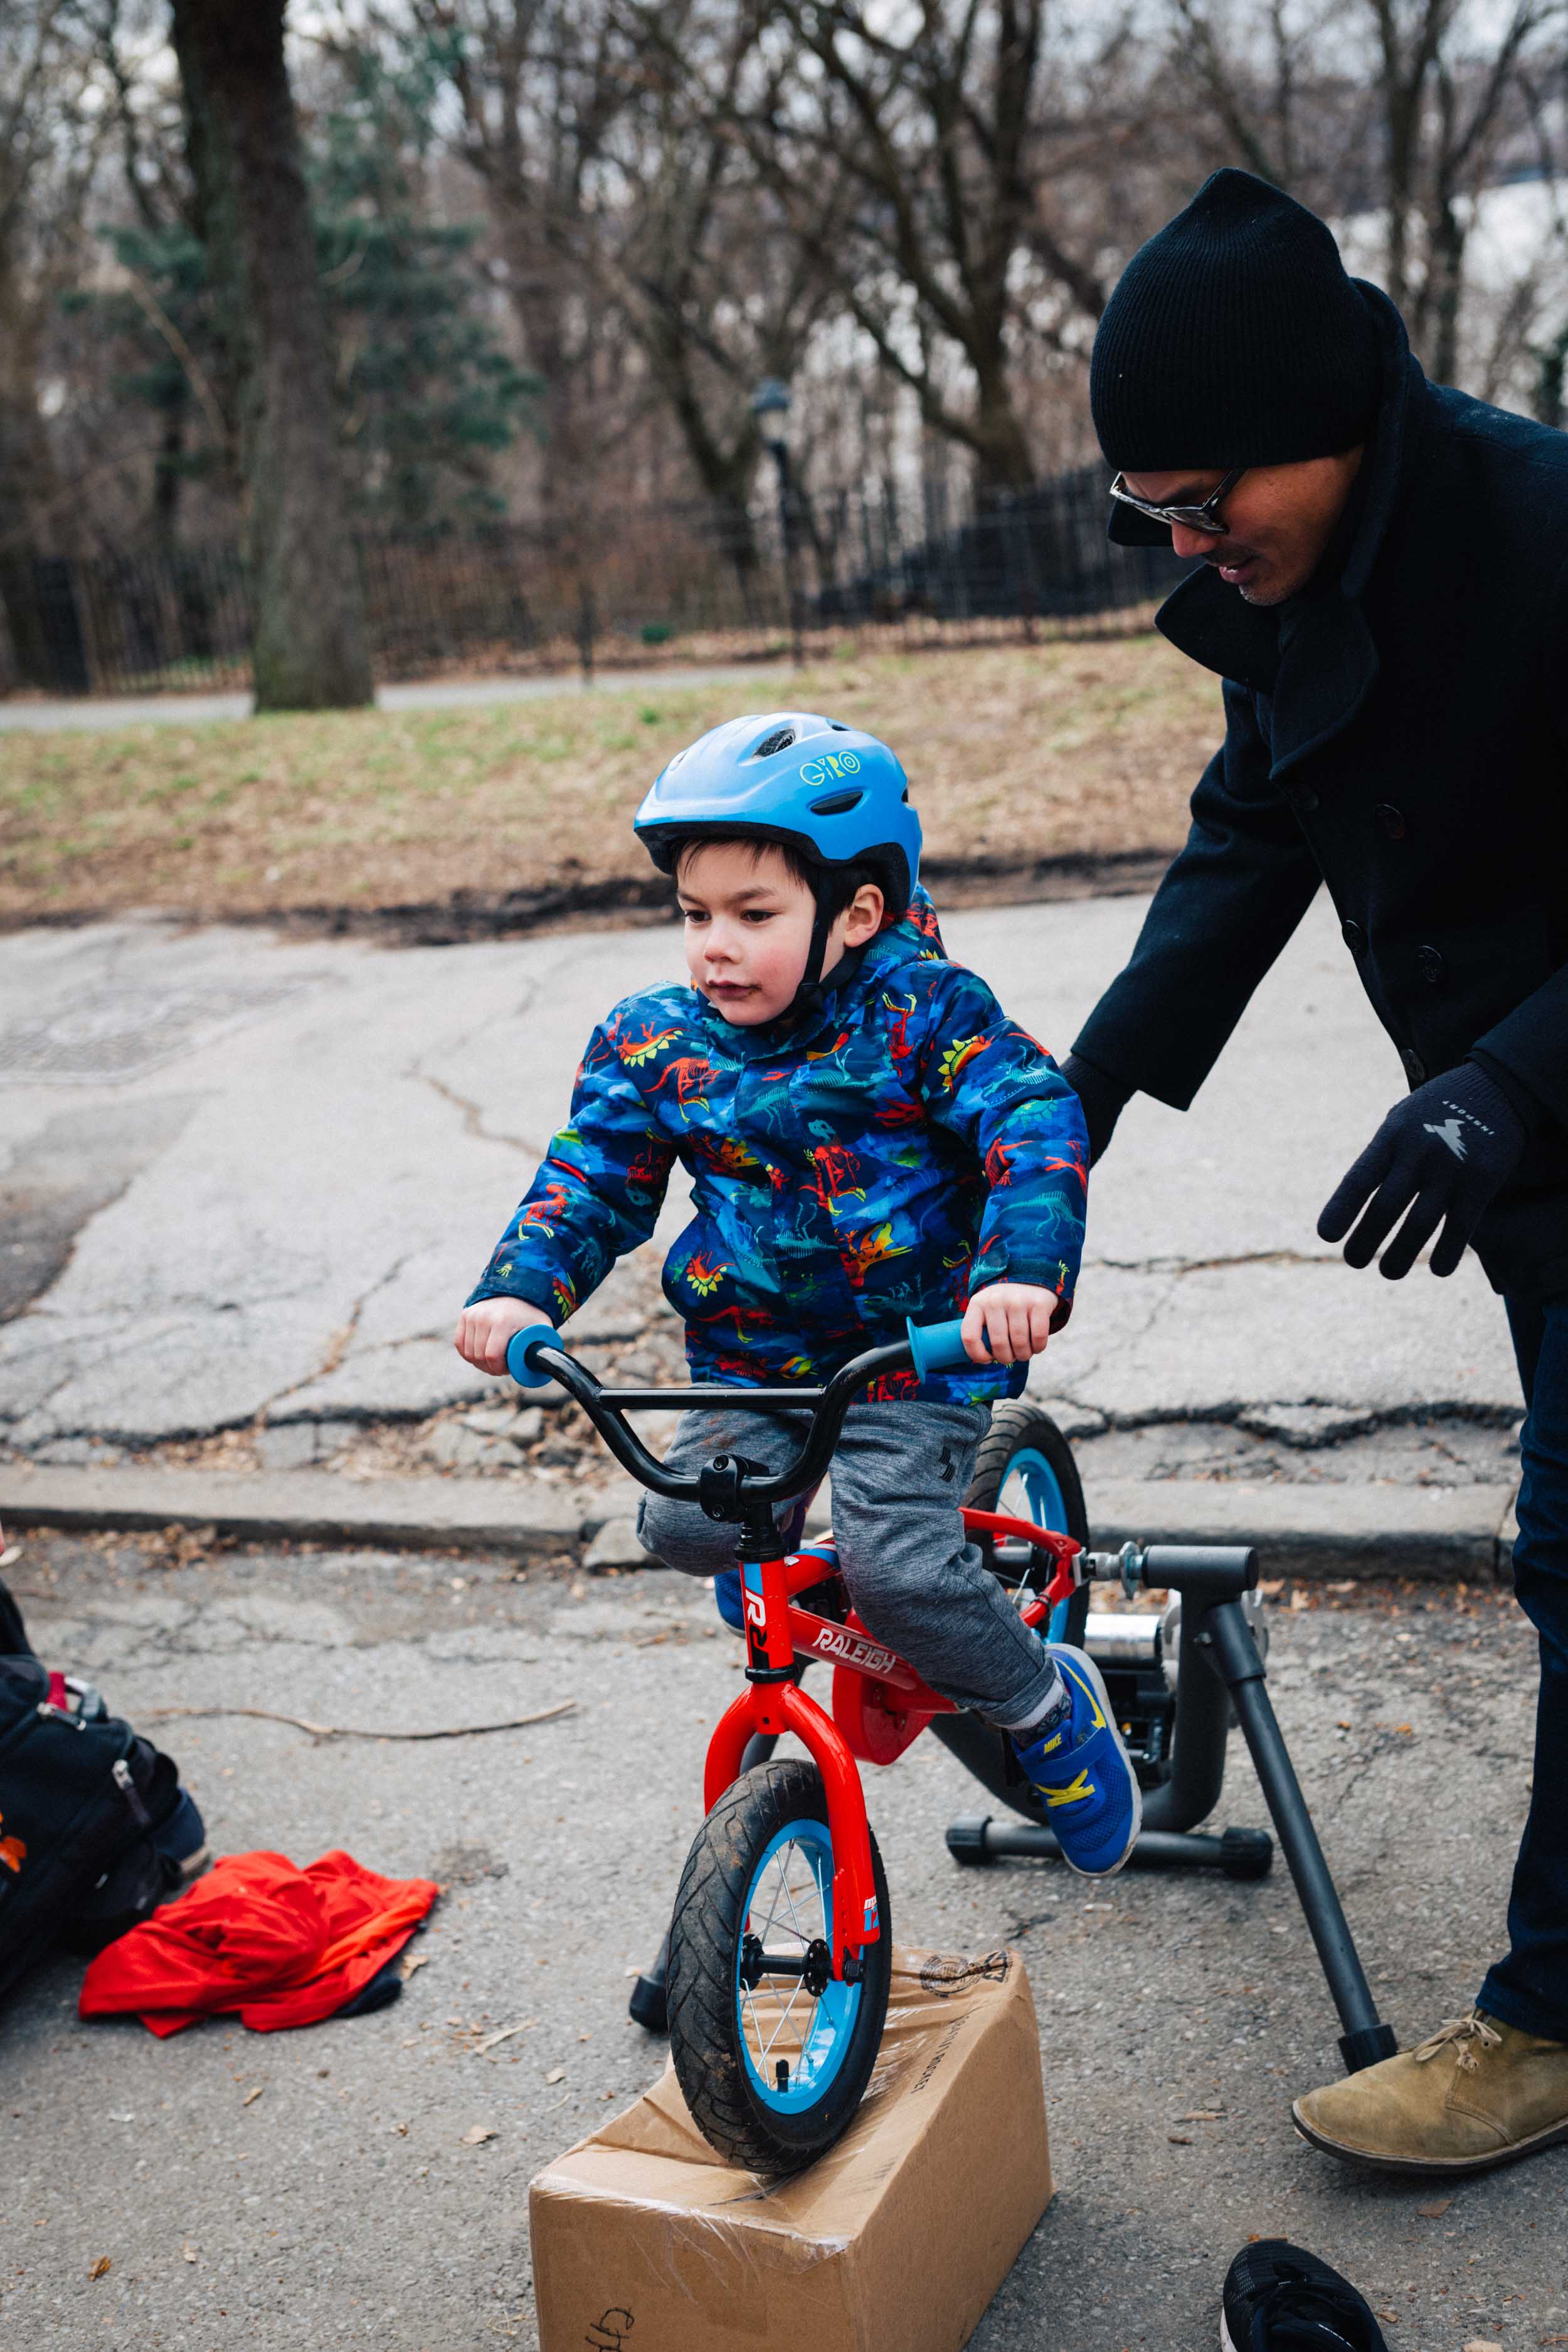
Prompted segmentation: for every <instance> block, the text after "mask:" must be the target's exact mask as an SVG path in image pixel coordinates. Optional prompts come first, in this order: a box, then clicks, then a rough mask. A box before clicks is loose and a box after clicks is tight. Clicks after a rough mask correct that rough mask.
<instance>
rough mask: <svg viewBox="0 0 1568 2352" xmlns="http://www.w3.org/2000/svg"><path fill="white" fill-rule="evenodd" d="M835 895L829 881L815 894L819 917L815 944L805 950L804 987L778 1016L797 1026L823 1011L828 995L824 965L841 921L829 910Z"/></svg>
mask: <svg viewBox="0 0 1568 2352" xmlns="http://www.w3.org/2000/svg"><path fill="white" fill-rule="evenodd" d="M831 895H832V894H831V889H830V886H829V883H828V881H827V880H826V879H824V880H823V881H822V882H820V883H818V885H817V887H816V891H815V893H814V896H815V898H816V918H815V919H814V920H813V922H812V926H811V943H810V945H809V946H808V947H807V949H806V951H805V971H803V972H802V973H801V976H800V986H799V987H798V988H797V989H796V990H795V994H794V995H793V996H792V997H791V999H790V1001H789V1003H788V1004H786V1005H785V1007H784V1011H783V1013H780V1014H779V1016H778V1017H779V1019H780V1020H781V1021H787V1022H789V1023H790V1024H791V1025H792V1026H793V1027H796V1028H798V1027H799V1025H800V1024H801V1023H802V1022H803V1021H808V1020H810V1019H811V1018H812V1016H813V1015H814V1014H816V1013H818V1012H820V1011H821V1009H822V1002H823V998H824V996H825V995H826V989H825V987H824V984H823V983H824V973H823V970H822V966H823V962H824V960H825V958H826V954H827V937H828V933H829V932H830V931H831V930H832V929H833V926H834V924H835V922H836V921H837V916H835V915H830V914H829V913H828V911H827V910H828V907H829V904H830V903H831ZM842 961H843V958H842V957H840V958H839V962H840V963H841V962H842ZM833 969H834V971H837V969H838V965H837V964H835V966H834V968H833ZM832 976H833V974H832V973H831V972H829V973H828V974H826V978H827V979H831V978H832Z"/></svg>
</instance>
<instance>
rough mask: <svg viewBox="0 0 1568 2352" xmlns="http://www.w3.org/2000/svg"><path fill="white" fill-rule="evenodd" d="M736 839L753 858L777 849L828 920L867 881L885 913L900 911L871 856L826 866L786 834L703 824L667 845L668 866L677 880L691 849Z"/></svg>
mask: <svg viewBox="0 0 1568 2352" xmlns="http://www.w3.org/2000/svg"><path fill="white" fill-rule="evenodd" d="M737 842H738V843H739V844H740V845H741V846H742V848H744V849H749V850H750V851H751V852H752V856H753V858H758V857H760V856H762V854H763V851H764V850H765V849H773V850H776V851H777V852H778V854H779V856H780V857H782V858H783V860H784V868H785V871H786V872H787V873H788V874H789V875H790V877H791V878H792V879H793V880H794V881H796V882H799V883H801V884H803V885H804V887H805V888H806V889H807V890H809V891H810V892H811V894H812V897H813V898H816V902H817V904H818V906H819V907H820V906H823V904H824V901H825V900H826V916H827V919H828V921H829V922H830V923H831V922H836V921H837V919H838V917H839V916H840V915H841V914H842V913H843V912H844V909H845V908H846V907H848V906H852V905H853V904H854V900H855V893H856V892H857V890H858V889H860V888H861V887H863V886H864V885H865V884H866V883H868V882H872V883H875V885H876V887H877V888H878V889H879V890H880V892H881V893H882V898H883V909H882V911H883V914H884V916H889V915H891V916H893V917H894V918H895V919H896V918H897V917H898V916H900V915H901V914H902V913H903V908H901V907H895V906H894V905H893V902H892V896H891V894H890V892H889V888H888V879H889V877H888V876H887V875H886V874H885V873H884V872H883V871H882V869H881V867H880V866H879V863H878V861H877V860H876V859H875V858H874V857H856V858H851V860H850V861H849V863H848V864H847V866H827V865H824V864H823V863H822V862H821V861H820V860H819V859H817V858H814V857H808V856H807V855H806V853H805V850H804V849H802V848H801V846H800V845H799V843H798V842H795V841H794V840H791V839H789V838H788V837H787V836H784V837H781V838H780V839H778V840H776V841H775V840H770V839H769V838H768V837H767V836H766V835H760V834H754V833H742V832H735V833H719V832H715V831H712V830H710V828H709V827H708V826H706V825H704V827H703V828H702V830H701V832H700V833H688V834H683V835H681V836H680V838H679V840H677V841H675V842H673V843H672V844H671V847H670V861H669V862H670V867H671V870H672V872H673V873H674V875H675V877H676V880H677V882H679V879H680V869H681V866H683V865H684V863H685V861H686V860H687V858H688V857H689V856H690V855H691V853H692V851H693V850H694V849H721V848H727V847H729V846H730V845H731V843H737Z"/></svg>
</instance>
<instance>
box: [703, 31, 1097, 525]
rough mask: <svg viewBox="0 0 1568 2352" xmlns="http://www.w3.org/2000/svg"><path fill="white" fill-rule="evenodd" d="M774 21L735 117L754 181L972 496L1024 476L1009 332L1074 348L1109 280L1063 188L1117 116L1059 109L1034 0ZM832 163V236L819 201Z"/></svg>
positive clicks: (1028, 460) (1030, 466) (1026, 447)
mask: <svg viewBox="0 0 1568 2352" xmlns="http://www.w3.org/2000/svg"><path fill="white" fill-rule="evenodd" d="M772 31H773V39H772V41H771V43H770V44H766V45H764V47H763V56H764V58H767V60H768V64H767V69H766V71H765V73H764V74H763V75H762V76H761V77H760V78H759V84H758V87H757V88H756V89H754V90H753V91H752V94H751V97H750V100H749V103H748V104H747V105H746V106H745V107H744V108H743V109H742V110H738V113H737V120H738V121H739V123H740V126H741V127H742V130H743V131H744V133H745V136H746V138H747V142H748V145H749V147H750V151H751V153H752V158H753V161H754V163H755V164H756V167H757V170H758V173H759V175H760V176H761V177H762V178H763V180H764V181H765V183H766V184H768V185H769V186H771V187H772V188H773V190H774V191H775V192H776V194H777V195H778V197H779V199H780V202H781V204H782V205H784V209H785V213H786V215H787V218H788V221H789V225H790V228H791V231H792V233H793V235H794V236H795V237H796V238H797V239H798V240H799V242H800V244H801V245H802V247H803V248H804V249H805V251H806V252H807V253H808V254H809V255H811V257H813V258H814V259H815V260H816V263H817V264H818V266H819V267H820V268H822V269H823V271H824V272H825V274H826V275H827V276H829V278H831V281H832V282H833V284H834V285H835V287H836V288H837V293H838V297H839V299H840V301H841V302H842V303H843V305H844V308H845V310H847V313H848V314H849V316H850V317H851V318H852V319H853V320H855V322H856V323H857V325H858V327H859V328H860V329H861V330H862V331H863V332H864V333H865V334H866V335H867V336H868V338H869V339H870V341H871V343H872V345H873V346H874V348H875V350H876V352H878V354H879V359H880V361H881V362H882V364H883V365H884V366H885V367H886V368H887V369H888V370H889V371H890V373H892V374H893V375H894V376H895V377H896V378H897V379H899V380H900V382H901V383H904V384H905V385H907V386H908V387H909V389H910V391H911V392H912V393H913V394H915V396H916V398H917V400H918V402H919V404H920V410H921V416H922V418H923V420H924V422H925V423H926V425H928V426H930V427H931V428H932V429H933V430H934V431H936V432H937V433H940V434H942V435H943V436H946V437H947V438H948V439H950V440H952V441H955V442H957V443H959V444H961V445H962V446H963V447H964V448H966V449H967V450H968V451H969V452H970V454H971V456H972V457H973V461H974V467H975V473H976V478H977V482H978V485H979V487H980V488H981V490H982V493H983V494H984V493H985V492H988V491H1005V490H1008V489H1015V488H1022V487H1023V486H1025V485H1026V484H1027V483H1029V482H1031V481H1032V480H1033V479H1034V478H1035V473H1036V465H1035V459H1034V454H1033V452H1032V450H1031V447H1030V444H1029V436H1028V433H1027V431H1026V425H1025V422H1024V418H1023V415H1022V414H1021V411H1020V407H1019V404H1018V401H1017V399H1016V394H1015V385H1014V380H1013V376H1014V365H1015V361H1016V352H1017V348H1018V344H1019V341H1020V340H1021V339H1026V338H1028V337H1031V336H1033V337H1037V338H1041V339H1044V340H1045V341H1049V342H1053V343H1055V344H1056V345H1058V347H1059V348H1068V349H1070V348H1072V337H1073V331H1074V329H1075V327H1076V328H1078V329H1079V330H1081V329H1085V328H1087V327H1089V326H1091V325H1092V323H1093V321H1094V320H1096V319H1097V318H1098V316H1099V314H1100V310H1101V309H1102V307H1103V305H1104V301H1105V295H1106V290H1107V289H1106V286H1105V284H1104V281H1103V278H1102V277H1101V275H1100V268H1099V267H1098V264H1097V261H1096V259H1095V254H1096V250H1097V248H1098V247H1099V246H1100V243H1101V240H1100V238H1099V237H1098V236H1087V237H1086V238H1085V240H1084V241H1083V243H1082V244H1081V245H1080V244H1079V243H1078V242H1076V241H1075V239H1074V238H1073V236H1071V234H1070V233H1069V232H1068V230H1066V229H1065V228H1064V226H1063V225H1062V221H1061V219H1060V218H1059V216H1058V209H1057V205H1056V201H1055V200H1056V198H1057V195H1058V180H1059V178H1060V177H1061V176H1062V175H1063V174H1064V173H1067V172H1068V171H1071V172H1077V173H1083V172H1085V171H1086V170H1088V169H1089V168H1090V167H1091V165H1092V163H1093V162H1094V161H1095V160H1096V159H1097V158H1098V159H1099V160H1100V162H1102V163H1103V162H1106V161H1109V159H1110V155H1111V154H1112V153H1113V152H1115V150H1116V148H1117V145H1118V142H1119V138H1120V136H1121V134H1122V133H1124V131H1125V130H1126V127H1127V126H1126V125H1125V123H1124V122H1121V121H1114V120H1112V119H1110V118H1108V117H1106V116H1105V115H1101V116H1100V118H1099V119H1098V120H1092V121H1091V120H1090V119H1089V117H1088V116H1086V115H1084V114H1082V113H1079V112H1078V111H1077V110H1073V109H1072V108H1070V107H1069V106H1067V105H1065V104H1064V102H1063V89H1064V85H1065V83H1066V81H1067V79H1068V74H1067V68H1066V65H1065V62H1064V61H1062V60H1059V59H1056V60H1053V59H1049V58H1047V40H1046V20H1045V7H1044V0H910V5H909V7H908V8H907V10H906V11H904V12H902V13H901V14H900V16H898V17H896V18H895V17H891V16H886V15H884V14H882V13H881V12H868V10H866V9H865V8H863V7H862V6H861V5H859V0H777V5H775V6H774V7H773V11H772ZM1119 39H1120V28H1119V27H1118V28H1117V29H1116V31H1115V32H1114V33H1113V36H1112V39H1111V44H1110V46H1111V47H1114V46H1115V45H1116V42H1117V40H1119ZM710 97H716V94H715V93H712V92H710ZM840 168H841V169H843V170H844V171H845V172H846V173H847V174H848V176H849V180H850V183H851V185H852V187H853V191H854V196H855V202H854V205H853V207H852V209H851V211H850V213H849V215H848V220H847V226H846V227H845V228H844V229H842V230H841V229H840V227H839V226H838V225H837V223H836V222H835V221H833V220H832V219H826V220H825V219H824V218H823V217H822V215H821V208H820V204H819V191H820V188H821V184H822V180H823V175H824V173H826V172H829V171H831V170H836V169H840ZM1081 340H1082V337H1081V335H1080V337H1079V341H1081ZM954 359H956V361H957V362H958V375H957V381H956V382H955V380H954V369H953V366H952V361H953V360H954Z"/></svg>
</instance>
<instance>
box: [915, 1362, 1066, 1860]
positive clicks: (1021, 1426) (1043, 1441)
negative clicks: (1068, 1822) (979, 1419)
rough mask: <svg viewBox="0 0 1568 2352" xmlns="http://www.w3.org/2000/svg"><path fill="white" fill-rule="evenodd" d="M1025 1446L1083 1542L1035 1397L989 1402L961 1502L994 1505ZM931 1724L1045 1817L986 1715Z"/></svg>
mask: <svg viewBox="0 0 1568 2352" xmlns="http://www.w3.org/2000/svg"><path fill="white" fill-rule="evenodd" d="M1027 1453H1034V1454H1039V1455H1040V1456H1041V1458H1042V1459H1043V1460H1044V1461H1045V1463H1046V1464H1047V1466H1048V1468H1049V1469H1050V1472H1051V1475H1053V1477H1054V1478H1055V1479H1056V1482H1057V1485H1058V1487H1059V1488H1060V1490H1061V1501H1062V1506H1063V1508H1062V1511H1061V1517H1062V1520H1063V1522H1064V1524H1063V1527H1062V1530H1061V1531H1062V1533H1063V1534H1064V1535H1069V1536H1076V1537H1077V1538H1078V1540H1079V1543H1082V1544H1087V1543H1088V1541H1089V1512H1088V1510H1087V1509H1086V1507H1085V1505H1084V1499H1083V1485H1082V1482H1081V1480H1080V1479H1079V1475H1078V1465H1077V1463H1076V1462H1075V1461H1074V1460H1073V1456H1072V1447H1071V1446H1070V1445H1069V1444H1068V1441H1067V1439H1066V1438H1065V1437H1064V1436H1063V1435H1062V1433H1061V1431H1060V1430H1059V1429H1058V1427H1057V1424H1056V1423H1055V1422H1054V1421H1053V1420H1052V1419H1051V1417H1050V1414H1049V1413H1048V1412H1041V1410H1040V1408H1039V1406H1038V1405H1036V1404H1031V1403H1029V1402H1028V1401H1027V1400H1026V1398H1023V1397H1013V1398H1008V1399H1006V1400H1005V1402H1003V1403H1001V1404H998V1405H995V1406H994V1407H993V1409H992V1413H991V1427H990V1429H989V1430H988V1431H987V1433H986V1434H985V1436H984V1440H983V1441H982V1443H981V1446H980V1450H979V1452H978V1453H977V1454H976V1455H975V1457H974V1475H973V1478H972V1479H971V1480H970V1482H969V1492H968V1494H967V1495H965V1496H964V1498H963V1499H964V1501H965V1503H966V1504H967V1505H968V1506H969V1507H970V1509H971V1510H972V1511H994V1509H995V1508H996V1505H997V1502H998V1500H999V1498H1000V1496H1001V1493H1002V1489H1003V1487H1004V1486H1005V1485H1006V1483H1007V1478H1008V1474H1009V1471H1010V1469H1011V1466H1012V1465H1013V1463H1014V1461H1015V1460H1016V1457H1017V1456H1018V1455H1019V1454H1027ZM980 1549H981V1553H982V1556H983V1558H984V1559H985V1561H986V1564H987V1566H989V1565H990V1561H991V1547H990V1545H989V1543H987V1542H985V1541H984V1540H983V1541H982V1542H981V1546H980ZM1039 1561H1040V1565H1039V1567H1038V1568H1037V1570H1036V1571H1035V1573H1036V1576H1037V1579H1038V1580H1040V1581H1048V1580H1049V1578H1050V1573H1051V1565H1052V1563H1051V1561H1050V1559H1049V1558H1048V1557H1047V1554H1046V1553H1044V1552H1042V1553H1041V1554H1040V1555H1039ZM1079 1598H1080V1601H1081V1606H1080V1607H1079V1610H1078V1612H1077V1615H1078V1622H1077V1624H1076V1625H1075V1624H1074V1623H1073V1622H1072V1619H1071V1618H1070V1617H1069V1619H1068V1640H1069V1641H1074V1640H1081V1638H1082V1632H1083V1618H1084V1616H1085V1614H1086V1613H1087V1611H1088V1605H1089V1596H1088V1593H1087V1591H1086V1592H1084V1593H1083V1594H1081V1595H1080V1596H1079ZM931 1729H932V1731H933V1732H934V1733H935V1735H936V1737H937V1738H938V1739H940V1740H941V1742H942V1746H943V1747H944V1748H946V1749H947V1750H948V1751H949V1753H950V1754H951V1755H952V1756H954V1757H956V1758H957V1759H958V1761H959V1762H960V1763H961V1764H962V1765H963V1768H964V1769H965V1770H966V1771H968V1772H973V1775H974V1778H975V1779H976V1780H978V1781H979V1782H980V1784H981V1786H982V1787H983V1788H984V1789H987V1790H989V1791H990V1793H991V1794H992V1796H994V1798H995V1799H996V1800H997V1801H998V1803H1000V1804H1004V1805H1005V1806H1007V1807H1008V1809H1009V1811H1012V1812H1015V1813H1017V1814H1019V1815H1021V1816H1022V1818H1023V1819H1024V1820H1025V1821H1026V1822H1043V1821H1044V1820H1045V1817H1046V1815H1045V1806H1044V1804H1043V1803H1042V1802H1041V1800H1040V1798H1039V1796H1038V1795H1037V1792H1036V1791H1035V1790H1033V1789H1032V1788H1031V1787H1030V1785H1029V1783H1028V1781H1027V1780H1025V1779H1024V1777H1023V1775H1022V1773H1021V1772H1016V1771H1014V1770H1012V1769H1009V1765H1008V1759H1007V1755H1006V1751H1005V1745H1004V1742H1003V1740H1002V1738H1001V1736H1000V1735H999V1734H998V1733H997V1732H995V1731H994V1730H993V1729H992V1727H991V1726H990V1725H989V1724H988V1723H983V1722H982V1721H981V1719H980V1717H978V1716H977V1715H939V1716H937V1717H935V1718H934V1719H933V1721H932V1723H931Z"/></svg>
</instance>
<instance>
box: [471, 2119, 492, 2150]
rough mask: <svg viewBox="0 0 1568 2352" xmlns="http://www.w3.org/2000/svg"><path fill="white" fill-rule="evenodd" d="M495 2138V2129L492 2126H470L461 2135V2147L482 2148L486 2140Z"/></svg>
mask: <svg viewBox="0 0 1568 2352" xmlns="http://www.w3.org/2000/svg"><path fill="white" fill-rule="evenodd" d="M495 2136H496V2128H495V2126H494V2124H470V2125H469V2126H468V2130H467V2131H466V2132H465V2133H464V2134H463V2146H464V2147H483V2146H484V2144H485V2142H486V2140H488V2139H494V2137H495Z"/></svg>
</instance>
